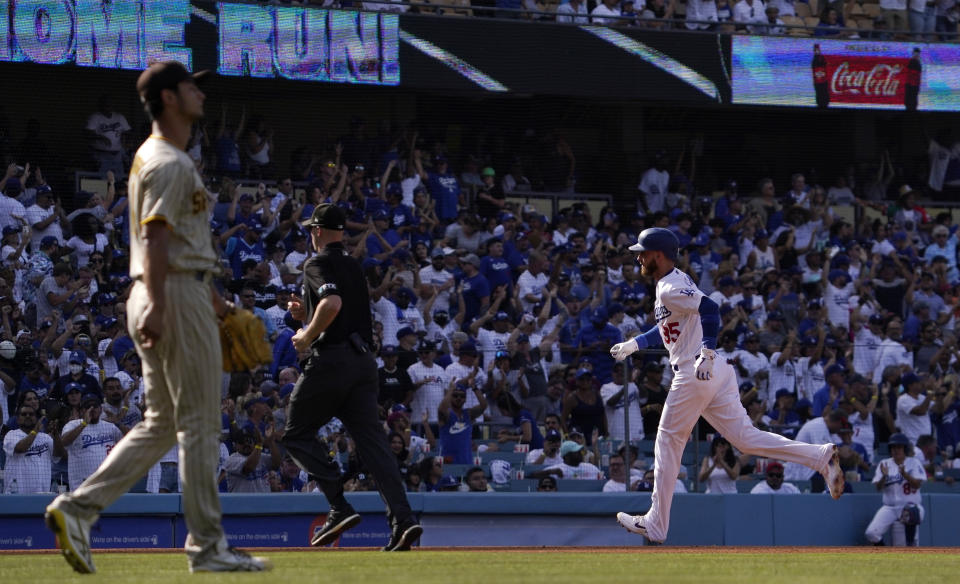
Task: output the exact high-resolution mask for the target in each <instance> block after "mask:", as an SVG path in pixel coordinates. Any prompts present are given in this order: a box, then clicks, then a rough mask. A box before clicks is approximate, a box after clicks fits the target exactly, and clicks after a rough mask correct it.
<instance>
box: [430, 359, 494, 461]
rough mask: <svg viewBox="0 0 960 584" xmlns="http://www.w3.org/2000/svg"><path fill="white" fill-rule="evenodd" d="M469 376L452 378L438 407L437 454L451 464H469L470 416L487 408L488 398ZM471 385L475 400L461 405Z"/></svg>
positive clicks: (471, 428)
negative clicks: (438, 446) (469, 405)
mask: <svg viewBox="0 0 960 584" xmlns="http://www.w3.org/2000/svg"><path fill="white" fill-rule="evenodd" d="M471 381H472V380H470V379H469V378H468V379H467V380H466V382H464V380H460V379H451V380H450V386H449V388H448V389H447V393H446V395H444V397H443V400H441V401H440V405H439V406H438V408H437V419H438V421H439V426H440V454H441V455H442V456H443V457H444V458H445V459H446V460H449V461H450V462H452V463H454V464H470V462H471V460H472V444H471V441H470V440H471V438H472V436H473V419H474V418H476V417H477V416H479V415H480V414H482V413H483V411H484V410H485V409H487V399H486V397H484V395H483V392H481V391H480V390H479V389H478V388H477V387H476V386H475V385H473V384H472V383H471ZM471 386H472V388H473V393H474V395H475V396H476V398H477V402H478V404H477V405H476V406H474V407H472V408H469V409H464V403H465V402H466V400H467V391H468V390H469V389H470V387H471Z"/></svg>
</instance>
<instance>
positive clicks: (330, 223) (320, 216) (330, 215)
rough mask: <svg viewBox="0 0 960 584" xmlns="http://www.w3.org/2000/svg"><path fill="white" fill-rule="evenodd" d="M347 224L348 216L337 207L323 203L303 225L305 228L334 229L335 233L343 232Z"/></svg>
mask: <svg viewBox="0 0 960 584" xmlns="http://www.w3.org/2000/svg"><path fill="white" fill-rule="evenodd" d="M346 222H347V214H346V213H344V212H343V209H341V208H340V207H338V206H337V205H333V204H330V203H322V204H320V205H317V208H316V209H314V210H313V215H311V216H310V219H307V220H306V221H304V222H303V223H301V225H303V226H304V227H320V228H322V229H332V230H334V231H343V226H344V224H345V223H346Z"/></svg>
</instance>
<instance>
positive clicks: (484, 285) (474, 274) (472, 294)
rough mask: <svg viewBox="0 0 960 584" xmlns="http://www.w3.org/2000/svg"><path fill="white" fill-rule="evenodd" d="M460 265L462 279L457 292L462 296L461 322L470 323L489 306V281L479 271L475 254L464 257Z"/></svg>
mask: <svg viewBox="0 0 960 584" xmlns="http://www.w3.org/2000/svg"><path fill="white" fill-rule="evenodd" d="M461 266H462V268H463V280H462V281H461V284H460V287H459V288H458V290H457V294H458V295H461V296H462V300H461V302H460V306H461V307H462V309H463V322H464V323H471V322H473V319H474V318H476V317H477V316H478V315H479V314H480V313H481V312H483V311H485V310H487V307H488V306H490V292H491V289H490V282H489V281H488V280H487V278H486V277H485V276H484V275H483V274H481V273H480V258H479V257H477V255H476V254H473V253H471V254H468V255H467V256H466V257H464V258H463V260H461Z"/></svg>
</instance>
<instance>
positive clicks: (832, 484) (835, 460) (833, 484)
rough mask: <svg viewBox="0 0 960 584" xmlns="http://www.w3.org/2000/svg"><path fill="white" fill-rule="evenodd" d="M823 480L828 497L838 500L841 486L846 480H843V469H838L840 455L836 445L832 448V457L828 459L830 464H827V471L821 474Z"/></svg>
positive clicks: (841, 489)
mask: <svg viewBox="0 0 960 584" xmlns="http://www.w3.org/2000/svg"><path fill="white" fill-rule="evenodd" d="M823 478H824V479H825V480H826V482H827V488H828V489H830V496H831V497H833V498H834V499H839V498H840V495H842V494H843V486H844V484H845V483H846V480H845V479H844V478H843V469H841V468H840V453H839V451H838V449H837V447H836V445H834V446H833V456H831V457H830V462H828V463H827V469H826V472H824V473H823Z"/></svg>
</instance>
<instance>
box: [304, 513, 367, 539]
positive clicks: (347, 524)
mask: <svg viewBox="0 0 960 584" xmlns="http://www.w3.org/2000/svg"><path fill="white" fill-rule="evenodd" d="M358 523H360V514H359V513H357V512H356V511H354V510H353V507H347V508H346V509H331V510H330V512H329V513H327V520H326V522H324V524H323V527H321V528H320V531H318V532H317V533H316V535H314V536H313V539H311V540H310V545H312V546H313V547H321V546H325V545H330V544H331V543H333V542H334V541H336V539H337V538H338V537H340V534H341V533H343V532H344V531H346V530H348V529H350V528H351V527H355V526H356V525H357V524H358Z"/></svg>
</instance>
